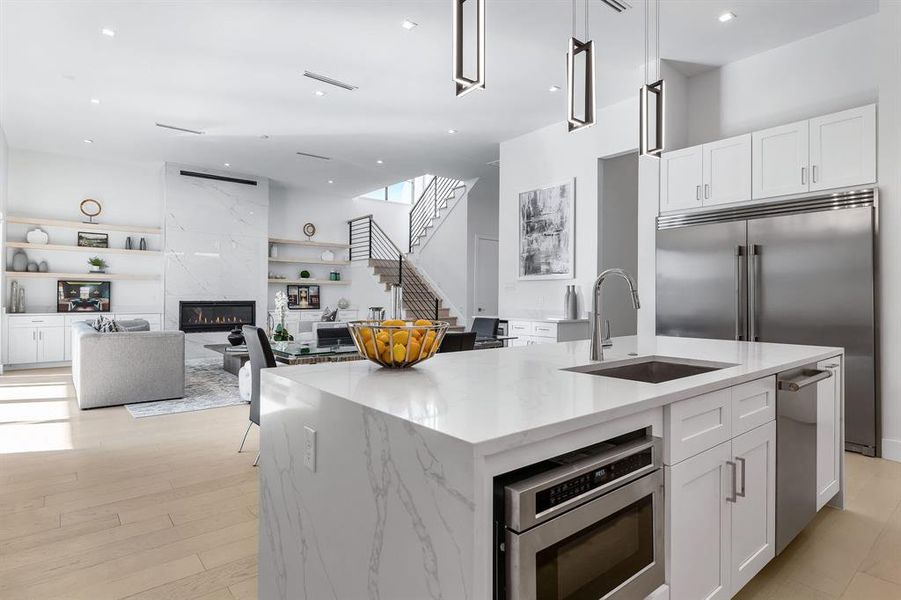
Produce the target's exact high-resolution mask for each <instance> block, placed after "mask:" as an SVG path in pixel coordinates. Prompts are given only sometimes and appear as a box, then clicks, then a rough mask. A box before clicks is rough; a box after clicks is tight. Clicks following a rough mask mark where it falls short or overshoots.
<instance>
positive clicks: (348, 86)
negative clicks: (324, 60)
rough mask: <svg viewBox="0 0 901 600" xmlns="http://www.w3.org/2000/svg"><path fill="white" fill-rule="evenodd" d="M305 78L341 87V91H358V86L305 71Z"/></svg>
mask: <svg viewBox="0 0 901 600" xmlns="http://www.w3.org/2000/svg"><path fill="white" fill-rule="evenodd" d="M303 76H304V77H309V78H310V79H315V80H316V81H321V82H322V83H327V84H329V85H333V86H335V87H339V88H341V89H345V90H348V91H350V92H352V91H354V90H355V89H357V86H355V85H351V84H349V83H344V82H343V81H338V80H337V79H332V78H331V77H326V76H325V75H320V74H319V73H313V72H312V71H304V72H303Z"/></svg>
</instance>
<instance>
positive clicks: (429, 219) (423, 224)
mask: <svg viewBox="0 0 901 600" xmlns="http://www.w3.org/2000/svg"><path fill="white" fill-rule="evenodd" d="M461 187H464V183H463V182H462V181H460V180H459V179H451V178H449V177H432V180H431V181H430V182H429V184H428V185H427V186H426V188H425V189H424V190H423V191H422V194H421V195H420V196H419V199H418V200H416V202H415V203H414V204H413V207H412V208H411V209H410V247H409V251H410V252H413V249H414V248H416V246H419V245H420V244H422V243H423V242H424V241H425V238H426V236H428V234H429V230H431V229H432V227H433V226H434V223H435V220H436V219H438V218H439V217H440V216H441V211H442V210H444V209H445V208H447V204H448V202H449V201H451V200H453V198H454V196H455V195H456V193H457V190H458V189H459V188H461Z"/></svg>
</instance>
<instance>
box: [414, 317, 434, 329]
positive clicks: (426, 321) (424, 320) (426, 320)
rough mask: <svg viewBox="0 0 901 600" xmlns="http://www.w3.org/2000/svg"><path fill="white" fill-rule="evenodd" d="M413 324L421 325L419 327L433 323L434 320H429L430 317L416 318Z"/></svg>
mask: <svg viewBox="0 0 901 600" xmlns="http://www.w3.org/2000/svg"><path fill="white" fill-rule="evenodd" d="M413 324H414V325H416V326H419V327H426V326H428V325H431V324H432V322H431V321H429V320H428V319H416V322H415V323H413Z"/></svg>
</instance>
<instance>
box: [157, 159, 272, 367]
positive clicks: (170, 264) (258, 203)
mask: <svg viewBox="0 0 901 600" xmlns="http://www.w3.org/2000/svg"><path fill="white" fill-rule="evenodd" d="M184 172H191V173H199V174H202V175H205V177H197V176H191V175H185V174H184ZM211 177H212V178H211ZM164 178H165V181H164V199H163V211H164V213H163V231H164V240H165V241H164V254H165V261H166V265H165V271H164V273H165V274H164V278H163V279H164V281H163V298H164V300H163V311H164V314H163V321H164V325H165V328H166V329H178V325H179V323H178V321H179V302H181V301H199V300H200V301H202V300H253V301H255V302H256V322H257V324H260V323H265V322H266V306H267V298H266V293H267V283H266V273H267V272H268V243H269V180H268V179H265V178H259V177H251V176H244V175H236V174H235V173H232V172H223V171H214V170H210V169H201V168H198V167H193V166H189V165H181V164H174V163H166V167H165V173H164ZM222 178H231V179H238V180H241V181H240V182H236V181H226V180H224V179H222ZM227 335H228V332H205V333H190V334H188V335H187V336H186V348H185V356H186V358H198V357H202V356H208V355H209V354H208V353H209V351H208V350H206V349H205V348H203V345H204V344H217V343H226V336H227Z"/></svg>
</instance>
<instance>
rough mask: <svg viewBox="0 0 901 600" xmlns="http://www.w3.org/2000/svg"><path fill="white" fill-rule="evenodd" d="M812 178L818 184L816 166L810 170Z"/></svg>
mask: <svg viewBox="0 0 901 600" xmlns="http://www.w3.org/2000/svg"><path fill="white" fill-rule="evenodd" d="M810 176H811V177H812V178H813V182H814V183H816V182H817V166H816V165H814V166H812V167H811V168H810Z"/></svg>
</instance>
